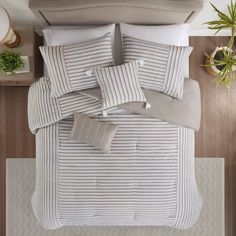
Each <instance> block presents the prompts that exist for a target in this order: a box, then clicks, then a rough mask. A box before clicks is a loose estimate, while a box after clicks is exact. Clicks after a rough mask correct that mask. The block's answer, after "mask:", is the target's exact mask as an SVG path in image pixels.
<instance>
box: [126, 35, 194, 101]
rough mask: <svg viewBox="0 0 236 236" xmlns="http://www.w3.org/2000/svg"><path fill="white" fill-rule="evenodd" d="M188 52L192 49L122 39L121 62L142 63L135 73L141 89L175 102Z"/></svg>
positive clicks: (181, 86) (181, 84)
mask: <svg viewBox="0 0 236 236" xmlns="http://www.w3.org/2000/svg"><path fill="white" fill-rule="evenodd" d="M191 51H192V47H180V46H170V45H164V44H158V43H154V42H149V41H144V40H140V39H136V38H132V37H129V36H124V37H123V62H129V61H132V60H140V59H142V60H144V65H143V66H142V67H140V68H139V74H138V78H139V82H140V85H141V87H143V88H146V89H152V90H157V91H160V92H163V93H165V94H167V95H170V96H172V97H175V98H178V99H181V98H182V95H183V85H184V76H183V68H184V63H185V62H186V58H187V57H189V55H190V53H191Z"/></svg>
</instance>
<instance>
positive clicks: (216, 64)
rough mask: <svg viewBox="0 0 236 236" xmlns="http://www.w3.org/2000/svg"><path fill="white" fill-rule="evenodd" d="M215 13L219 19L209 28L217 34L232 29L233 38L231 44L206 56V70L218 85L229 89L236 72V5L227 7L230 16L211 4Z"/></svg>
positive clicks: (210, 23) (212, 22)
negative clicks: (234, 47) (235, 38)
mask: <svg viewBox="0 0 236 236" xmlns="http://www.w3.org/2000/svg"><path fill="white" fill-rule="evenodd" d="M211 5H212V7H213V9H214V11H215V12H216V13H217V15H218V17H219V19H218V20H214V21H209V22H206V23H205V24H208V28H209V29H212V30H216V34H217V33H218V32H219V31H221V30H222V29H231V37H230V40H229V44H228V45H227V46H224V47H217V48H216V49H215V50H214V51H213V52H212V53H211V54H210V55H208V54H205V55H206V64H205V65H204V66H205V67H206V70H207V72H208V73H209V74H211V75H214V76H215V79H214V80H213V82H215V83H216V84H217V85H223V86H225V87H227V88H230V87H231V84H232V82H233V80H234V79H235V73H234V71H235V70H236V53H235V51H234V49H233V46H234V34H235V30H236V3H233V1H232V0H231V3H230V4H229V5H227V9H228V14H225V13H223V12H222V11H220V10H219V9H217V8H216V7H215V6H214V5H213V4H212V3H211Z"/></svg>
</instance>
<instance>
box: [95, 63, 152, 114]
mask: <svg viewBox="0 0 236 236" xmlns="http://www.w3.org/2000/svg"><path fill="white" fill-rule="evenodd" d="M93 71H94V74H95V77H96V79H97V81H98V83H99V86H100V88H101V93H102V98H103V116H106V115H107V112H106V111H107V110H108V109H109V108H111V107H114V106H117V105H119V104H122V103H127V102H146V98H145V96H144V93H143V91H142V89H141V87H140V85H139V81H138V61H132V62H129V63H125V64H123V65H119V66H112V67H103V68H102V67H95V68H93ZM149 106H150V105H149V104H148V105H147V103H146V108H148V107H149Z"/></svg>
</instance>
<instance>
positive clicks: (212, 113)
mask: <svg viewBox="0 0 236 236" xmlns="http://www.w3.org/2000/svg"><path fill="white" fill-rule="evenodd" d="M224 42H225V43H224ZM226 42H227V38H225V37H214V38H213V37H191V38H190V44H191V45H192V46H194V47H195V50H194V51H193V53H192V55H191V59H190V75H191V78H194V79H196V80H198V81H199V83H200V87H201V93H202V123H201V129H200V131H199V132H198V133H197V134H196V156H198V157H225V164H226V181H225V184H226V217H225V219H226V236H235V235H236V224H235V223H236V81H235V85H234V86H233V89H232V91H231V93H230V94H229V93H228V92H227V90H225V89H223V88H215V86H214V85H213V84H211V82H210V78H209V76H208V75H207V73H206V72H205V71H204V69H203V68H202V67H200V64H202V63H203V61H204V57H203V53H204V51H205V50H206V51H209V52H210V49H211V48H212V49H213V48H214V47H215V46H216V45H218V46H219V45H226ZM27 92H28V88H27V87H25V88H24V87H0V236H4V235H5V159H6V157H34V155H35V141H34V137H33V136H32V135H31V134H30V132H29V130H28V126H27Z"/></svg>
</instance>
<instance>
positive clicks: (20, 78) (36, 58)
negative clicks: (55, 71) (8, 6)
mask: <svg viewBox="0 0 236 236" xmlns="http://www.w3.org/2000/svg"><path fill="white" fill-rule="evenodd" d="M14 30H15V31H16V32H17V33H18V34H19V35H20V40H21V42H20V45H19V46H18V47H16V48H12V49H10V48H7V47H6V46H5V45H0V51H4V50H10V51H11V50H12V51H14V52H18V53H19V54H20V55H21V56H28V57H29V63H30V72H28V73H21V74H15V75H6V74H4V72H0V86H29V85H30V84H32V83H33V82H34V80H36V79H38V78H40V77H41V76H42V74H43V59H42V57H41V54H40V52H39V46H40V45H43V38H42V37H40V36H39V35H38V34H37V33H35V31H34V28H33V27H31V26H16V27H14Z"/></svg>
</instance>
